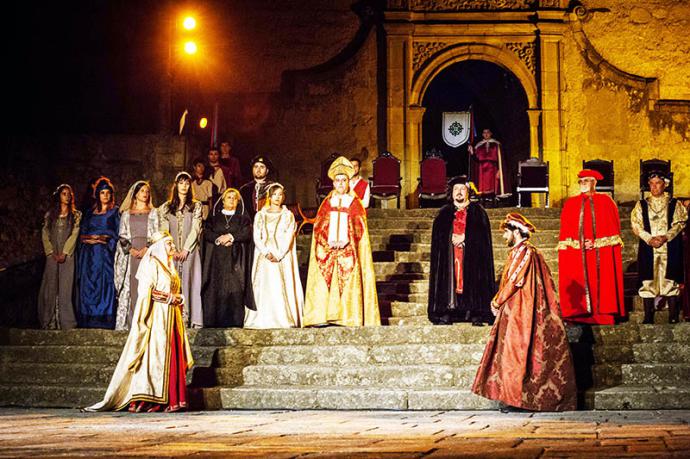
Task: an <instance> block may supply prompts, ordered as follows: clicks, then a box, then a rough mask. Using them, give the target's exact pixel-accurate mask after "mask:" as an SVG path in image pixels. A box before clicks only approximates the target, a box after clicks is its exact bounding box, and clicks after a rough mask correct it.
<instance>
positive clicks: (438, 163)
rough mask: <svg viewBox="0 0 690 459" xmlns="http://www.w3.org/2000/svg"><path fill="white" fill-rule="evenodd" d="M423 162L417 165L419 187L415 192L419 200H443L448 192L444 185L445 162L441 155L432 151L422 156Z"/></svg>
mask: <svg viewBox="0 0 690 459" xmlns="http://www.w3.org/2000/svg"><path fill="white" fill-rule="evenodd" d="M424 156H425V157H424V160H423V161H421V162H420V163H419V175H420V177H419V178H418V179H417V180H418V181H419V186H418V187H417V192H418V196H419V200H420V202H421V200H422V199H428V200H438V199H445V198H446V196H447V194H448V190H447V184H446V162H445V161H444V160H443V157H442V156H441V153H440V152H439V151H438V150H436V149H433V150H431V151H428V152H427V153H426V155H424Z"/></svg>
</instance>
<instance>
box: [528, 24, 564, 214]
mask: <svg viewBox="0 0 690 459" xmlns="http://www.w3.org/2000/svg"><path fill="white" fill-rule="evenodd" d="M540 31H541V33H540V46H539V50H540V56H539V57H540V63H541V66H540V73H539V79H540V81H541V88H540V90H541V94H540V95H541V108H542V110H541V145H540V147H541V158H542V159H543V160H544V161H549V166H550V167H549V191H550V195H551V196H550V197H551V204H552V205H559V203H560V201H561V199H562V198H563V197H564V189H563V176H562V171H561V166H562V164H561V150H562V145H561V144H562V132H561V98H560V91H561V61H562V55H561V39H562V30H561V27H560V25H558V24H554V25H551V24H545V25H544V24H540ZM532 116H534V115H532ZM530 123H531V118H530ZM532 151H534V147H532Z"/></svg>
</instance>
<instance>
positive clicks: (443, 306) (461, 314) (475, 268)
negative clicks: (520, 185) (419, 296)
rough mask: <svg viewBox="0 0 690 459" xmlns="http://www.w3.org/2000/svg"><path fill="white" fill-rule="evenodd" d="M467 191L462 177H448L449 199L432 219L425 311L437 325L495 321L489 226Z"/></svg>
mask: <svg viewBox="0 0 690 459" xmlns="http://www.w3.org/2000/svg"><path fill="white" fill-rule="evenodd" d="M471 192H472V185H471V184H470V183H469V182H468V180H467V177H466V176H464V175H461V176H458V177H453V178H451V179H450V180H449V181H448V197H449V198H450V202H449V203H448V204H446V205H445V206H443V207H442V208H441V210H440V211H439V213H438V215H437V216H436V218H435V219H434V225H433V229H432V233H431V273H430V275H429V306H428V315H429V320H431V321H432V322H433V323H435V324H450V323H453V322H472V325H482V324H483V323H492V322H493V314H491V299H492V298H493V296H494V294H495V293H496V280H495V273H494V256H493V248H492V245H491V225H490V223H489V217H488V215H487V214H486V211H485V210H484V208H483V207H482V206H481V205H480V204H478V203H476V202H472V201H470V194H471Z"/></svg>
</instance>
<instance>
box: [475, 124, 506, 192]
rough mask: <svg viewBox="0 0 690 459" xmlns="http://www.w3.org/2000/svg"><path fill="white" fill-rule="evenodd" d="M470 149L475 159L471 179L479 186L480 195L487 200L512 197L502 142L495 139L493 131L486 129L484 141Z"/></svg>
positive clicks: (483, 132) (483, 135) (483, 136)
mask: <svg viewBox="0 0 690 459" xmlns="http://www.w3.org/2000/svg"><path fill="white" fill-rule="evenodd" d="M468 149H469V151H470V155H471V156H472V158H471V159H473V161H472V164H471V167H470V179H471V180H472V181H473V182H475V184H476V185H477V190H478V191H479V193H480V195H481V196H482V197H486V198H494V197H499V198H503V197H508V196H510V194H511V192H510V189H509V186H508V183H507V180H506V179H507V177H506V164H505V158H504V157H503V151H502V150H501V142H499V141H498V140H496V139H494V138H493V133H492V132H491V129H484V130H483V131H482V140H481V141H480V142H479V143H478V144H477V145H475V146H474V147H473V146H472V145H470V146H469V148H468Z"/></svg>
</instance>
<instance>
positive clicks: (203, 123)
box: [199, 117, 208, 129]
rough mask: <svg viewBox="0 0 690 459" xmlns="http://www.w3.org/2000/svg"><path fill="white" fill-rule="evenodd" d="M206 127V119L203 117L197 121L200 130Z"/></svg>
mask: <svg viewBox="0 0 690 459" xmlns="http://www.w3.org/2000/svg"><path fill="white" fill-rule="evenodd" d="M206 126H208V119H207V118H206V117H203V118H201V119H200V120H199V127H200V128H201V129H206Z"/></svg>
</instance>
